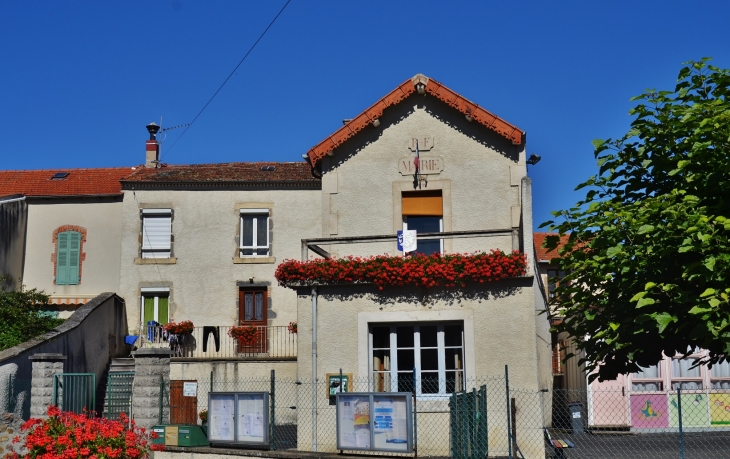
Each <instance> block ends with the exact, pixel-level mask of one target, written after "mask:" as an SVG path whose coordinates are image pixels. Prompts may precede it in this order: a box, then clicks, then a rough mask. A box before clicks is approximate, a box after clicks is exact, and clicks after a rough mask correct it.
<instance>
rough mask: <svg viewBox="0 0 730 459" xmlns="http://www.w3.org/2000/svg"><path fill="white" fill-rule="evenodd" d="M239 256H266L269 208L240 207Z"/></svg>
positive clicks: (267, 254) (268, 249)
mask: <svg viewBox="0 0 730 459" xmlns="http://www.w3.org/2000/svg"><path fill="white" fill-rule="evenodd" d="M239 240H240V247H239V249H240V255H239V256H240V257H241V258H243V257H268V256H269V255H270V253H271V250H270V248H269V210H268V209H241V234H240V238H239Z"/></svg>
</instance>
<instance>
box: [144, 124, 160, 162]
mask: <svg viewBox="0 0 730 459" xmlns="http://www.w3.org/2000/svg"><path fill="white" fill-rule="evenodd" d="M159 130H160V126H158V125H156V124H155V123H150V124H148V125H147V132H149V133H150V139H149V140H148V141H147V148H146V150H147V154H146V156H145V162H144V167H159V164H160V163H159V161H160V144H159V143H158V142H157V131H159Z"/></svg>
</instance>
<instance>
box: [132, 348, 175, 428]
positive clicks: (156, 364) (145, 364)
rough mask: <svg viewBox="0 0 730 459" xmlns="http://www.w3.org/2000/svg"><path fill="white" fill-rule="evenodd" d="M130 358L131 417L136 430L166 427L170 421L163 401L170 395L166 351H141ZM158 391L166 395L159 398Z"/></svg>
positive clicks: (167, 352)
mask: <svg viewBox="0 0 730 459" xmlns="http://www.w3.org/2000/svg"><path fill="white" fill-rule="evenodd" d="M132 355H133V356H134V383H133V387H132V417H134V420H135V422H136V423H137V425H138V426H141V427H144V428H150V427H152V426H154V425H157V424H167V423H168V422H169V421H170V406H169V404H167V403H165V400H169V391H170V349H158V348H144V349H140V350H138V351H136V352H133V353H132ZM161 390H164V391H167V393H163V394H161V393H160V392H161ZM161 395H162V396H161ZM160 402H162V406H160ZM160 410H162V416H160ZM160 417H161V418H162V419H160Z"/></svg>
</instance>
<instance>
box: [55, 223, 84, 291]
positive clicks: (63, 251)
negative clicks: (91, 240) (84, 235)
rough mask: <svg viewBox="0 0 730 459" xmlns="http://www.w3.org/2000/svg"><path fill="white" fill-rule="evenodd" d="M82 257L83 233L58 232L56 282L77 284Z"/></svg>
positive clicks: (59, 283) (58, 283)
mask: <svg viewBox="0 0 730 459" xmlns="http://www.w3.org/2000/svg"><path fill="white" fill-rule="evenodd" d="M80 258H81V233H78V232H76V231H64V232H63V233H58V248H57V249H56V284H57V285H77V284H78V283H79V265H80V264H81V263H80V261H81V260H80Z"/></svg>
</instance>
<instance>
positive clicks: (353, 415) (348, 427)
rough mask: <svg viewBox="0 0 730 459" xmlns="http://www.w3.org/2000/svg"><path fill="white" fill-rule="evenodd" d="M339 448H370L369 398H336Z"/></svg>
mask: <svg viewBox="0 0 730 459" xmlns="http://www.w3.org/2000/svg"><path fill="white" fill-rule="evenodd" d="M337 408H338V409H337V411H338V416H339V419H338V420H337V422H338V424H339V434H340V438H339V439H338V440H339V446H338V447H339V448H340V449H369V448H370V397H368V396H353V397H342V396H340V397H339V398H338V407H337Z"/></svg>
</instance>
